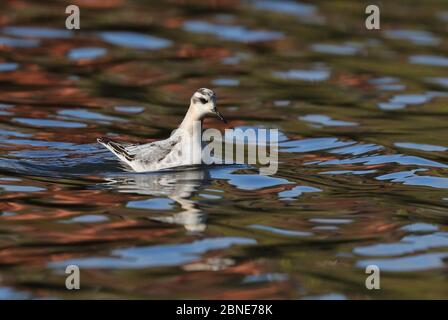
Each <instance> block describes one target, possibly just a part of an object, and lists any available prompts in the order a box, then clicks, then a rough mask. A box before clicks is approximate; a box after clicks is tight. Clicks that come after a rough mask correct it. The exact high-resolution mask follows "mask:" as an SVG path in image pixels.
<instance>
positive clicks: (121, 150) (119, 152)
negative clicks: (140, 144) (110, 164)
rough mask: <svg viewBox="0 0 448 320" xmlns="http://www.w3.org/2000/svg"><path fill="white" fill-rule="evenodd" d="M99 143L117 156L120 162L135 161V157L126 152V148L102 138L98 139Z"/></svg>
mask: <svg viewBox="0 0 448 320" xmlns="http://www.w3.org/2000/svg"><path fill="white" fill-rule="evenodd" d="M97 141H98V142H99V143H101V144H102V145H103V146H105V147H106V148H107V149H109V150H110V151H111V152H112V153H113V154H115V155H116V156H117V157H118V158H119V159H120V160H122V161H124V162H126V163H128V162H131V161H132V160H134V159H135V155H133V154H130V153H129V152H128V151H127V150H126V146H124V145H122V144H120V143H118V142H115V141H113V140H111V139H109V138H106V137H100V138H98V139H97Z"/></svg>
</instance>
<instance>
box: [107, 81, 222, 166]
mask: <svg viewBox="0 0 448 320" xmlns="http://www.w3.org/2000/svg"><path fill="white" fill-rule="evenodd" d="M208 116H217V117H218V118H219V119H221V120H222V121H224V122H225V123H227V122H226V120H225V119H224V117H223V116H222V115H221V114H220V113H219V111H218V110H217V109H216V95H215V93H214V92H213V91H212V90H210V89H207V88H201V89H198V90H197V91H196V92H195V93H194V94H193V96H192V97H191V100H190V107H189V108H188V111H187V114H186V115H185V118H184V120H183V121H182V123H181V124H180V126H179V128H178V129H177V130H176V131H175V132H174V133H173V134H172V135H171V136H170V137H169V138H168V139H166V140H160V141H156V142H151V143H146V144H141V145H135V144H128V143H119V142H115V141H112V140H111V139H109V138H106V137H102V138H98V142H99V143H101V144H102V145H103V146H105V147H106V148H107V149H109V150H110V151H111V152H112V153H113V154H114V155H116V156H117V157H118V159H120V161H121V162H123V163H124V164H126V165H127V166H128V167H130V168H131V169H132V170H134V171H136V172H149V171H158V170H162V169H168V168H173V167H178V166H185V165H195V164H200V163H201V153H202V137H201V133H202V120H203V119H204V118H206V117H208ZM198 133H199V134H198Z"/></svg>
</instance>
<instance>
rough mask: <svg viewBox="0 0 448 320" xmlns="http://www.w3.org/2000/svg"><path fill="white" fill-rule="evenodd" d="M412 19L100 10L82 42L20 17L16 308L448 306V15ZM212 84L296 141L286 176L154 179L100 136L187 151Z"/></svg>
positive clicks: (12, 175) (421, 13) (4, 102)
mask: <svg viewBox="0 0 448 320" xmlns="http://www.w3.org/2000/svg"><path fill="white" fill-rule="evenodd" d="M412 5H413V9H414V10H415V12H418V16H414V15H409V14H408V12H409V6H410V5H409V4H408V2H407V1H394V2H393V3H389V2H387V3H386V2H383V3H382V7H381V17H382V19H383V20H382V21H383V22H382V29H381V30H380V31H367V30H364V29H362V27H361V26H363V19H364V9H365V8H364V7H363V5H362V3H361V2H359V1H343V2H340V1H314V2H312V3H311V2H299V1H267V0H260V1H236V2H235V1H218V2H213V4H212V3H210V4H206V3H199V4H198V3H195V4H187V2H185V1H169V2H167V3H162V4H161V3H159V2H156V1H154V2H149V1H146V2H142V1H133V0H123V1H107V2H104V1H103V2H101V1H88V2H87V1H83V2H82V4H80V7H81V12H82V13H81V17H82V23H81V26H82V29H81V30H79V31H68V30H66V29H65V28H64V19H65V16H64V15H63V13H64V12H65V7H62V5H61V4H59V3H56V2H54V1H39V3H37V2H36V1H22V2H21V3H20V6H19V5H18V4H17V3H16V2H7V3H5V4H3V8H2V11H1V13H0V92H1V93H0V275H1V277H0V298H2V299H11V298H19V299H24V298H45V299H53V298H67V299H71V298H159V299H160V298H164V299H169V298H182V299H185V298H192V299H201V298H212V299H221V298H232V299H271V298H286V299H290V298H291V299H377V298H383V299H390V298H401V299H403V298H443V299H446V298H448V292H447V290H446V283H447V273H446V270H447V262H448V235H447V234H448V219H447V217H448V213H447V212H448V211H447V209H448V196H447V192H448V174H447V168H448V154H447V150H448V142H447V138H446V137H448V126H447V123H448V109H447V104H448V97H447V94H448V92H447V91H446V89H447V87H448V86H447V72H448V55H447V54H446V52H447V45H448V42H447V41H448V37H447V33H446V17H445V15H443V14H441V13H443V12H446V11H447V8H446V4H445V2H444V1H432V2H430V3H426V2H422V3H421V4H418V3H413V4H412ZM43 12H45V17H43V16H42V14H43ZM61 16H64V19H61ZM199 87H210V88H213V89H214V90H215V91H216V93H217V96H218V104H219V108H220V111H221V112H222V113H223V114H224V115H225V117H226V118H227V119H228V120H229V124H228V126H229V127H235V128H236V127H239V128H278V129H279V130H280V143H279V148H280V153H279V158H280V159H279V161H280V165H279V170H278V172H277V173H276V174H275V175H272V176H260V175H259V174H258V168H257V167H256V166H248V165H230V166H214V167H199V168H184V169H182V170H174V171H170V172H164V173H150V174H133V173H129V172H126V171H124V170H123V168H122V166H121V165H120V164H119V163H118V162H117V161H116V159H114V158H113V156H112V155H111V154H110V153H109V152H108V151H107V150H105V149H104V148H102V147H101V146H100V145H98V144H97V143H96V138H97V137H99V136H109V137H111V138H114V139H116V140H122V141H129V142H145V141H153V140H156V139H162V138H166V137H167V136H169V134H170V133H171V131H172V130H173V129H174V128H176V126H177V125H178V124H179V122H180V121H181V119H182V116H183V115H184V113H185V111H186V108H187V103H188V99H189V97H190V96H191V94H192V92H194V90H196V89H197V88H199ZM205 125H206V126H208V127H216V128H219V129H221V130H222V129H224V126H223V125H222V124H221V123H219V122H217V121H215V120H213V119H210V120H207V121H206V122H205ZM69 264H77V265H79V266H80V268H81V279H82V280H81V287H82V290H80V291H79V292H76V293H73V292H69V291H67V290H66V289H65V276H66V275H65V273H64V271H65V267H66V266H67V265H69ZM370 264H376V265H378V266H379V267H380V269H381V288H382V290H379V291H376V292H372V291H369V290H367V289H366V288H365V286H364V283H365V277H366V274H365V267H366V266H367V265H370Z"/></svg>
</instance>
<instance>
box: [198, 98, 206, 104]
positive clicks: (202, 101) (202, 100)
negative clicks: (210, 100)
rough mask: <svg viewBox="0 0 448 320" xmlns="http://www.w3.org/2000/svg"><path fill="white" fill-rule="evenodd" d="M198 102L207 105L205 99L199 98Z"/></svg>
mask: <svg viewBox="0 0 448 320" xmlns="http://www.w3.org/2000/svg"><path fill="white" fill-rule="evenodd" d="M199 101H201V103H202V104H206V103H207V99H205V98H199Z"/></svg>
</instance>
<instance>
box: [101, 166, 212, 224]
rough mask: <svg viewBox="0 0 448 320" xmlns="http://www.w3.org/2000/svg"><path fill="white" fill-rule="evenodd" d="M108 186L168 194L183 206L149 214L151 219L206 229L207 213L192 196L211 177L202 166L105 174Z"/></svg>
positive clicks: (151, 193)
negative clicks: (169, 212)
mask: <svg viewBox="0 0 448 320" xmlns="http://www.w3.org/2000/svg"><path fill="white" fill-rule="evenodd" d="M106 179H107V181H108V183H107V185H108V186H109V187H112V188H115V189H117V190H118V191H119V192H125V193H136V194H142V195H151V196H155V197H167V198H169V199H171V200H173V201H175V202H177V203H179V205H180V206H181V208H182V211H181V212H178V213H175V214H174V215H170V216H160V217H151V218H150V219H151V220H155V221H161V222H166V223H173V224H179V225H183V226H184V227H185V229H186V230H188V231H189V232H202V231H204V230H205V229H206V214H205V213H203V212H201V210H200V209H199V208H198V207H197V203H196V202H195V201H193V200H192V199H191V198H192V197H193V196H194V194H195V193H196V192H197V191H198V190H199V187H202V186H205V185H207V184H208V182H209V180H210V174H209V171H208V170H207V169H205V168H203V167H197V166H196V167H191V166H190V167H184V168H182V169H180V170H179V169H178V170H175V171H163V172H157V173H136V174H131V173H129V174H126V175H122V176H113V177H107V178H106Z"/></svg>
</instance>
